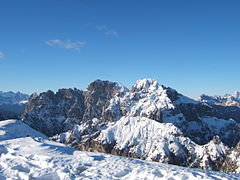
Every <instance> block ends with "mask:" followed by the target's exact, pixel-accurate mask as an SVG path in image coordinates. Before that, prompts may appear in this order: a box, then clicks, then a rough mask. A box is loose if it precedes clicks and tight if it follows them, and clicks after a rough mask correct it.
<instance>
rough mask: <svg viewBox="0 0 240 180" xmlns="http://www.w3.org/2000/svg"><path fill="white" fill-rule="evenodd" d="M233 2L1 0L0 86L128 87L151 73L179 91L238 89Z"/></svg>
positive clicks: (239, 43)
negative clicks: (105, 82)
mask: <svg viewBox="0 0 240 180" xmlns="http://www.w3.org/2000/svg"><path fill="white" fill-rule="evenodd" d="M239 8H240V1H239V0H230V1H228V0H201V1H200V0H197V1H192V0H182V1H179V0H170V1H167V0H151V1H146V0H143V1H137V0H131V1H127V0H121V1H120V0H115V1H112V0H104V1H99V0H70V1H67V0H61V1H59V0H51V1H49V0H41V1H33V0H21V1H19V0H2V1H1V2H0V22H1V24H0V84H1V89H0V90H1V91H21V92H24V93H29V94H31V93H33V92H38V93H39V92H42V91H46V90H48V89H51V90H54V91H56V90H57V89H59V88H72V87H76V88H79V89H85V88H86V86H87V85H88V84H89V83H91V82H92V81H93V80H95V79H103V80H109V81H118V82H120V83H122V84H124V85H125V86H127V87H128V88H129V87H130V86H131V85H132V84H133V83H134V82H135V81H136V80H138V79H142V78H154V79H156V80H157V81H158V82H159V83H160V84H163V85H165V86H170V87H172V88H174V89H176V90H178V91H179V92H180V93H182V94H184V95H187V96H190V97H196V96H198V95H200V94H202V93H205V94H208V95H223V94H225V93H232V92H233V91H235V90H237V91H239V90H240V83H239V77H240V71H239V67H240V21H239V19H240V11H239Z"/></svg>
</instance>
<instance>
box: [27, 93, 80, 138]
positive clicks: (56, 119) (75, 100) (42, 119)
mask: <svg viewBox="0 0 240 180" xmlns="http://www.w3.org/2000/svg"><path fill="white" fill-rule="evenodd" d="M83 113H84V96H83V92H82V91H80V90H77V89H60V90H59V91H58V92H57V93H56V94H54V92H52V91H50V90H49V91H47V92H44V93H41V94H39V95H37V94H33V95H32V96H31V97H30V98H29V103H28V105H27V107H26V109H25V112H24V115H23V121H24V122H25V123H27V124H28V125H30V126H31V127H33V128H35V129H37V130H38V131H40V132H42V133H44V134H46V135H48V136H53V135H55V134H58V133H61V132H63V131H64V130H68V128H67V127H69V126H70V125H69V124H68V125H66V123H65V121H68V122H70V121H71V122H73V123H79V120H80V119H82V117H83ZM68 118H69V119H68ZM70 119H71V120H70ZM74 119H77V120H76V122H74Z"/></svg>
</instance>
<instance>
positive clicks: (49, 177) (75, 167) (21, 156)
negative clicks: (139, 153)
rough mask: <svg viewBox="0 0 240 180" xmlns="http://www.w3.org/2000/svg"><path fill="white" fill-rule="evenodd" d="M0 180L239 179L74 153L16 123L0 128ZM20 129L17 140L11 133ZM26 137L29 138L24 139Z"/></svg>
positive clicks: (79, 152) (134, 160)
mask: <svg viewBox="0 0 240 180" xmlns="http://www.w3.org/2000/svg"><path fill="white" fill-rule="evenodd" d="M0 128H1V134H0V138H1V141H0V179H1V180H5V179H11V180H17V179H20V180H21V179H23V180H29V179H34V180H35V179H36V180H68V179H104V180H107V179H115V180H116V179H172V180H174V179H191V180H194V179H239V178H240V176H239V175H236V174H227V173H219V172H213V171H203V170H199V169H189V168H183V167H178V166H172V165H165V164H161V163H150V162H146V161H142V160H136V159H132V158H125V157H119V156H113V155H107V154H100V153H89V152H84V151H77V150H75V149H73V148H70V147H67V146H65V145H63V144H60V143H56V142H53V141H51V140H49V139H48V138H46V137H45V136H44V135H42V134H41V133H37V132H36V131H35V130H33V129H31V128H30V127H27V126H26V125H25V124H24V123H23V122H20V121H13V120H8V121H3V122H1V124H0ZM20 129H24V132H23V133H20V134H18V135H17V136H16V135H15V134H14V133H12V134H9V132H11V130H18V131H17V132H20ZM28 136H29V137H28Z"/></svg>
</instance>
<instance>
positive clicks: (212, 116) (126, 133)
mask: <svg viewBox="0 0 240 180" xmlns="http://www.w3.org/2000/svg"><path fill="white" fill-rule="evenodd" d="M229 96H230V95H229ZM26 97H27V96H26ZM26 99H27V98H25V99H23V100H26ZM219 99H221V101H220V100H219ZM230 99H231V100H232V102H230ZM237 99H239V94H238V93H235V94H234V95H232V98H230V97H227V96H223V97H222V98H220V97H219V96H218V98H217V96H216V97H211V96H206V95H202V96H200V97H199V98H198V99H197V100H193V99H190V98H188V97H186V96H184V95H182V94H180V93H178V92H177V91H176V90H174V89H172V88H169V87H165V86H163V85H160V84H159V83H158V82H157V81H155V80H153V79H143V80H138V81H137V82H136V83H135V84H134V85H133V86H132V88H131V89H128V88H126V87H125V86H123V85H122V84H120V83H117V82H109V81H102V80H96V81H94V82H92V83H91V84H90V85H89V86H88V88H87V89H86V90H84V91H82V90H79V89H76V88H75V89H59V90H58V91H57V92H56V93H54V92H53V91H50V90H49V91H47V92H43V93H40V94H32V95H31V96H30V97H29V99H28V103H27V106H26V108H25V111H24V113H23V114H22V116H21V117H22V121H23V122H25V123H26V124H28V125H30V126H31V127H32V128H34V129H36V130H38V131H40V132H42V133H44V134H45V135H47V136H49V137H52V139H54V140H55V141H58V142H62V143H65V144H68V145H70V146H72V147H75V148H78V149H81V150H87V151H98V152H105V153H111V154H116V155H121V156H127V157H135V158H140V159H146V160H151V161H158V162H164V163H169V164H175V165H181V166H187V167H196V168H202V169H211V170H221V171H226V172H237V173H239V161H240V160H239V159H237V158H232V157H233V155H232V154H234V153H236V152H238V149H239V148H238V147H239V145H237V144H238V143H239V141H240V124H239V123H240V107H239V105H238V104H237V103H234V102H237ZM218 100H219V101H218ZM233 101H234V102H233ZM19 102H20V101H19ZM229 154H231V157H229ZM227 164H231V168H229V166H228V165H227Z"/></svg>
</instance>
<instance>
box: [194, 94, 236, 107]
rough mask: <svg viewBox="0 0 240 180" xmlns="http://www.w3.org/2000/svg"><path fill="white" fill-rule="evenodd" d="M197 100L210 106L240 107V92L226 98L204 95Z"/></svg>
mask: <svg viewBox="0 0 240 180" xmlns="http://www.w3.org/2000/svg"><path fill="white" fill-rule="evenodd" d="M196 100H198V101H200V102H204V103H207V104H210V105H222V106H240V92H238V91H235V92H234V93H233V94H232V95H231V94H226V95H224V96H208V95H205V94H203V95H201V96H200V97H198V98H197V99H196Z"/></svg>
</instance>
